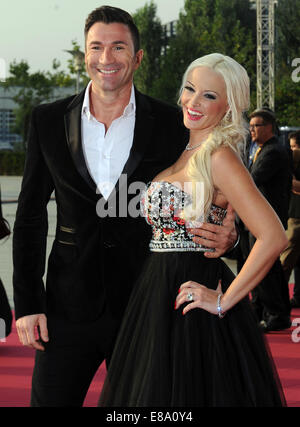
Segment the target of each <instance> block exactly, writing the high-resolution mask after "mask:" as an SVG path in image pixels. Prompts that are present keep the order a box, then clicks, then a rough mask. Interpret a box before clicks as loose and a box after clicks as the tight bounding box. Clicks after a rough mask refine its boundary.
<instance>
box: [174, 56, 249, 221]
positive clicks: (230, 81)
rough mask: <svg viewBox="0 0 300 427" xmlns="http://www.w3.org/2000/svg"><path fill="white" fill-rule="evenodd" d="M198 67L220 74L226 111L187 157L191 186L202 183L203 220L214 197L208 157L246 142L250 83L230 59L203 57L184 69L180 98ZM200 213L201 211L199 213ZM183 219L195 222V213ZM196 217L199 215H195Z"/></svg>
mask: <svg viewBox="0 0 300 427" xmlns="http://www.w3.org/2000/svg"><path fill="white" fill-rule="evenodd" d="M197 67H209V68H212V69H213V70H214V71H216V72H218V73H220V74H221V75H222V77H223V79H224V81H225V85H226V91H227V102H228V106H229V108H228V110H227V112H226V114H225V116H224V117H223V118H222V120H221V121H220V122H219V124H218V125H217V126H216V127H215V128H214V129H213V131H212V132H211V133H210V135H209V136H208V138H207V139H206V140H205V141H204V142H203V143H202V145H201V148H200V149H199V150H198V151H196V153H195V154H194V155H193V156H192V157H191V158H190V160H189V163H188V168H187V173H188V176H189V178H190V180H191V182H192V183H193V184H195V183H199V182H202V186H203V187H202V188H203V192H204V199H203V206H200V209H201V211H202V215H200V216H203V215H204V218H202V219H203V220H206V219H207V215H208V213H209V208H210V206H211V203H212V200H213V194H214V186H213V181H212V176H211V155H212V154H213V152H214V151H216V150H217V149H218V148H220V147H222V146H228V147H231V148H232V149H233V150H234V151H235V152H238V144H239V143H241V142H242V141H245V140H246V136H247V124H246V122H245V120H244V118H243V112H244V111H246V110H248V108H249V99H250V93H249V92H250V90H249V87H250V81H249V77H248V74H247V72H246V70H245V69H244V67H242V66H241V65H240V64H239V63H238V62H236V61H235V60H234V59H232V58H230V57H229V56H225V55H222V54H220V53H212V54H210V55H205V56H203V57H201V58H198V59H196V60H195V61H193V62H192V63H191V64H190V65H189V66H188V68H187V70H186V72H185V74H184V76H183V79H182V85H181V88H180V98H179V101H178V103H179V105H180V100H181V94H182V91H183V88H184V86H185V84H186V81H187V78H188V75H189V73H190V72H191V71H192V70H193V69H194V68H197ZM199 213H200V212H199ZM184 216H185V218H187V217H189V218H190V219H196V218H195V213H193V214H191V212H190V213H188V210H187V209H186V210H185V214H184ZM198 218H199V215H198Z"/></svg>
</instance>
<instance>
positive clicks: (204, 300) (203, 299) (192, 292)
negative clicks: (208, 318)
mask: <svg viewBox="0 0 300 427" xmlns="http://www.w3.org/2000/svg"><path fill="white" fill-rule="evenodd" d="M220 293H222V287H221V280H219V283H218V286H217V289H216V290H214V289H209V288H207V287H206V286H204V285H201V284H200V283H197V282H193V281H192V280H189V281H188V282H185V283H183V284H182V285H181V286H180V288H179V291H178V296H177V298H176V301H175V310H177V309H178V308H179V307H180V306H181V305H182V304H184V303H186V302H189V301H190V303H189V304H187V305H186V306H185V307H184V309H183V311H182V314H186V313H187V312H188V311H190V310H193V309H194V308H202V309H203V310H206V311H208V312H209V313H212V314H218V310H217V302H218V295H219V294H220ZM189 298H192V299H189Z"/></svg>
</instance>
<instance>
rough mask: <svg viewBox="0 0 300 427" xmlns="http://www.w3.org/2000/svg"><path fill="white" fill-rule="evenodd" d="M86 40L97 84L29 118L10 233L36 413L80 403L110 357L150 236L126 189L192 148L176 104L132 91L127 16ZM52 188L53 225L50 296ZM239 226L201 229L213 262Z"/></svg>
mask: <svg viewBox="0 0 300 427" xmlns="http://www.w3.org/2000/svg"><path fill="white" fill-rule="evenodd" d="M85 38H86V54H85V58H86V59H85V61H86V68H87V71H88V73H89V75H90V77H91V82H90V84H89V85H88V86H87V88H86V89H85V90H84V91H83V92H82V93H80V94H79V95H78V96H74V97H70V98H68V99H63V100H60V101H57V102H54V103H52V104H48V105H41V106H39V107H38V108H36V109H35V110H34V112H33V115H32V121H31V126H30V135H29V139H28V152H27V159H26V165H25V172H24V177H23V183H22V189H21V193H20V197H19V203H18V210H17V215H16V221H15V226H14V300H15V312H16V319H17V321H16V325H17V330H18V334H19V338H20V341H21V342H22V343H23V344H24V345H27V346H31V347H33V348H35V349H36V350H37V352H36V360H35V368H34V373H33V381H32V395H31V405H32V406H81V405H82V403H83V401H84V398H85V395H86V392H87V390H88V387H89V385H90V383H91V380H92V378H93V376H94V374H95V372H96V370H97V368H98V367H99V365H100V364H101V363H102V361H103V360H104V359H106V360H109V357H110V354H111V351H112V347H113V344H114V339H115V336H116V333H117V330H118V326H119V324H120V321H121V318H122V313H123V311H124V309H125V307H126V302H127V300H128V297H129V294H130V291H131V288H132V285H133V284H134V281H135V280H136V278H137V276H138V274H139V271H140V268H141V265H142V263H143V260H144V258H145V256H146V254H147V251H148V244H149V240H150V233H151V229H150V227H149V226H147V224H146V221H145V219H144V218H142V217H141V216H137V215H135V214H136V211H137V209H133V207H134V206H135V205H136V204H138V203H137V202H136V199H137V194H136V192H135V191H130V189H131V190H132V188H133V186H135V185H136V184H137V183H147V182H149V181H150V180H151V179H153V177H155V175H156V174H158V173H159V172H160V171H162V170H163V169H165V168H167V167H168V166H170V165H171V164H172V163H174V162H175V160H176V159H177V158H178V156H179V155H180V153H181V152H182V150H183V149H184V148H185V145H186V142H187V138H186V137H187V135H186V130H185V129H184V127H183V124H182V119H181V114H180V112H179V111H178V110H177V108H175V107H172V106H168V105H166V104H164V103H162V102H160V101H158V100H155V99H152V98H150V97H148V96H146V95H142V94H141V93H140V92H139V91H138V90H137V89H136V88H135V87H134V86H133V75H134V72H135V70H136V69H137V68H138V67H139V65H140V63H141V61H142V56H143V51H142V50H141V49H140V48H139V34H138V30H137V28H136V26H135V24H134V22H133V21H132V18H131V17H130V15H129V14H127V12H125V11H123V10H121V9H118V8H113V7H109V6H103V7H101V8H98V9H96V10H94V11H93V12H92V13H91V14H90V15H89V16H88V18H87V21H86V25H85ZM53 191H54V192H55V198H56V204H57V227H56V236H55V241H54V244H53V247H52V250H51V254H50V257H49V260H48V271H47V281H46V290H45V288H44V285H43V279H42V278H43V274H44V269H45V254H46V238H47V209H46V207H47V203H48V201H49V198H50V196H51V194H52V192H53ZM124 200H125V202H124ZM133 211H134V212H133ZM232 218H233V215H232V216H231V217H229V218H228V219H227V224H226V225H225V226H224V227H217V226H215V229H211V228H210V226H208V227H207V228H208V229H206V230H200V231H199V232H200V235H201V236H204V237H207V238H208V239H209V240H205V245H206V246H209V245H213V246H212V247H216V248H217V251H216V253H215V255H212V256H218V255H220V254H221V253H223V252H225V251H226V249H228V248H230V246H232V243H233V241H234V238H235V237H236V234H235V231H234V225H233V224H234V221H233V219H232ZM203 227H204V228H205V224H204V226H203ZM195 238H197V239H198V241H200V242H201V241H202V243H203V244H204V241H203V239H201V238H200V237H199V236H198V237H195ZM208 256H211V255H208ZM153 309H154V310H155V307H153ZM37 330H38V332H39V339H37V338H36V336H35V332H36V331H37ZM145 333H146V332H145Z"/></svg>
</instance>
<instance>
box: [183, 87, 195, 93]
mask: <svg viewBox="0 0 300 427" xmlns="http://www.w3.org/2000/svg"><path fill="white" fill-rule="evenodd" d="M184 88H185V89H186V90H189V91H190V92H194V89H193V88H192V86H185V87H184Z"/></svg>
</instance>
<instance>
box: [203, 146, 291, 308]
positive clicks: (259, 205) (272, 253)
mask: <svg viewBox="0 0 300 427" xmlns="http://www.w3.org/2000/svg"><path fill="white" fill-rule="evenodd" d="M212 177H213V182H214V185H215V186H216V187H217V188H218V189H219V190H220V191H221V192H222V193H223V195H224V196H225V198H226V199H227V200H228V202H229V203H230V204H231V205H232V206H233V208H234V209H235V211H236V212H237V214H238V216H239V217H240V218H241V220H242V221H243V223H244V224H245V225H246V227H247V228H248V230H249V231H250V232H251V233H252V234H253V235H254V236H255V237H256V242H255V244H254V246H253V248H252V250H251V252H250V254H249V256H248V258H247V260H246V262H245V264H244V266H243V268H242V269H241V271H240V273H239V274H238V275H237V277H236V278H235V279H234V280H233V282H232V283H231V285H230V286H229V288H228V289H227V291H226V292H225V294H224V295H223V298H222V309H223V310H224V311H226V310H228V309H230V308H231V307H233V306H234V305H235V304H236V303H237V302H238V301H240V300H241V299H242V298H243V297H245V296H246V295H247V294H248V293H249V292H250V291H251V290H252V289H253V288H254V287H255V286H256V285H257V284H258V283H260V281H261V280H262V279H263V278H264V277H265V275H266V274H267V273H268V271H269V270H270V268H271V267H272V265H273V263H274V262H275V260H276V258H277V257H278V256H279V254H280V253H281V251H282V250H283V249H285V247H286V245H287V243H288V241H287V238H286V235H285V231H284V228H283V226H282V224H281V222H280V220H279V218H278V216H277V215H276V213H275V212H274V210H273V209H272V207H271V206H270V205H269V203H268V202H267V201H266V200H265V198H264V197H263V196H262V195H261V193H260V191H259V190H258V189H257V187H256V186H255V184H254V182H253V180H252V178H251V176H250V174H249V173H248V171H247V170H246V168H245V167H244V166H243V164H242V162H241V161H240V159H239V158H238V156H237V155H236V154H235V153H234V152H233V151H232V150H231V149H230V148H221V149H219V150H217V151H216V152H215V153H214V154H213V155H212ZM224 177H226V178H225V179H224Z"/></svg>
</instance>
